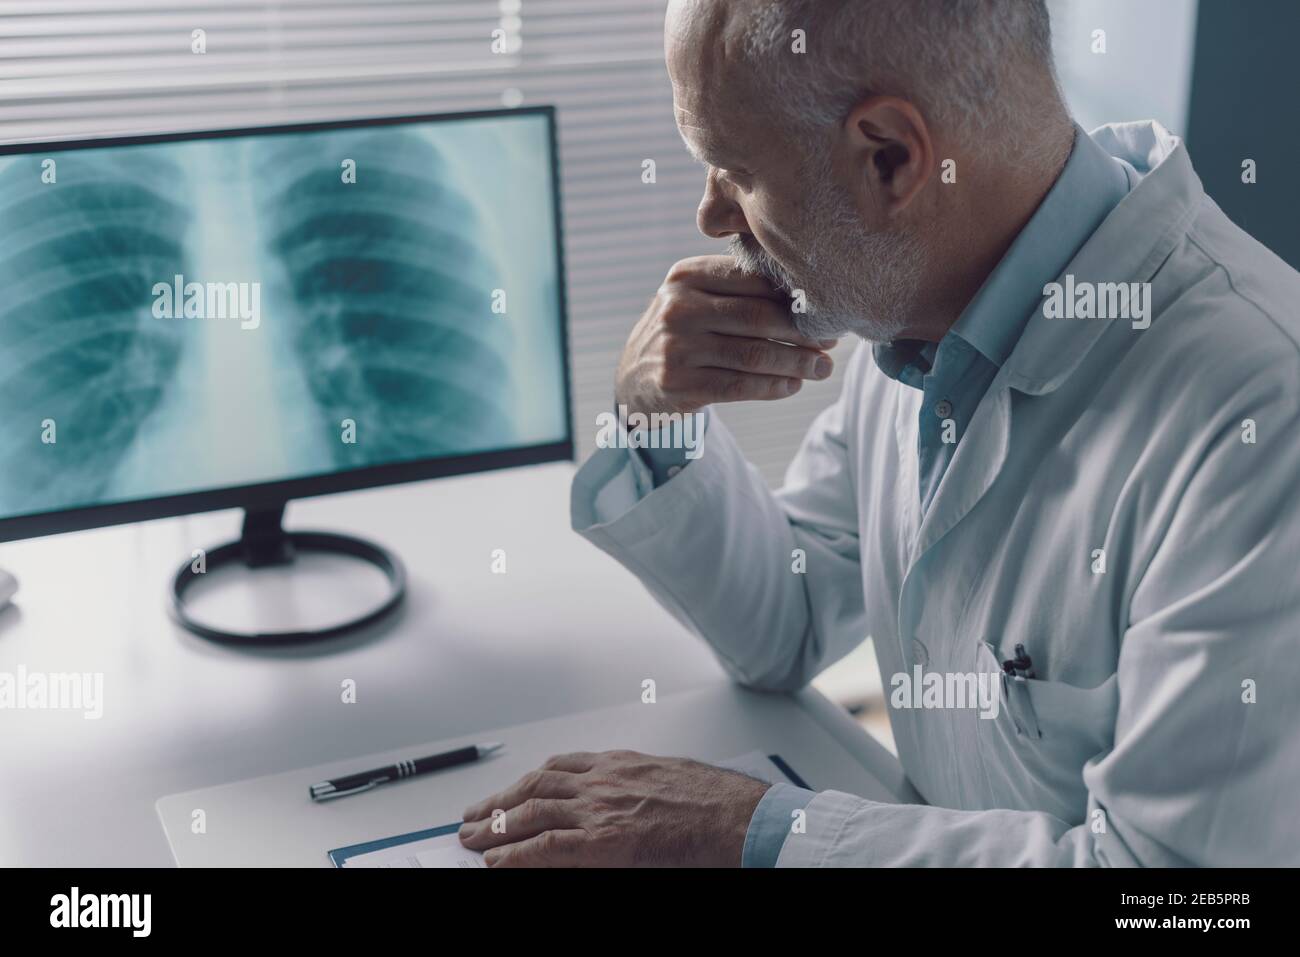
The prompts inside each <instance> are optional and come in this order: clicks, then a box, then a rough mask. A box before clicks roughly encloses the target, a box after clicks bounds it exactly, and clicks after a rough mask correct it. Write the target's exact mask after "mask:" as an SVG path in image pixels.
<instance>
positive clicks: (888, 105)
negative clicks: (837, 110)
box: [844, 96, 935, 215]
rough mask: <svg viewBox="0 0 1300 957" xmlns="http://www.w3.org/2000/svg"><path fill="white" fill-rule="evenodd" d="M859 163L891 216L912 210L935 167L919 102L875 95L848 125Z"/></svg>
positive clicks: (846, 130)
mask: <svg viewBox="0 0 1300 957" xmlns="http://www.w3.org/2000/svg"><path fill="white" fill-rule="evenodd" d="M844 133H845V135H846V136H847V137H848V138H849V149H850V151H851V152H852V155H853V157H854V162H855V165H856V167H857V168H858V169H860V170H861V171H862V172H863V173H864V174H865V175H866V176H868V177H870V180H871V181H870V188H871V190H872V192H874V193H875V194H876V196H877V202H879V203H880V205H881V207H882V208H883V209H884V210H885V212H887V213H888V214H890V215H896V214H897V213H900V212H902V211H903V210H904V209H906V208H907V205H908V204H909V203H910V202H911V201H912V198H913V197H914V196H916V194H917V193H919V192H920V191H921V188H922V187H923V186H925V184H926V183H927V182H929V180H930V177H931V176H932V175H933V174H934V170H935V155H934V141H933V140H932V139H931V137H930V127H929V126H928V125H927V124H926V122H925V118H924V117H922V116H921V113H920V111H919V110H917V108H916V107H915V106H913V105H912V104H911V103H909V102H908V101H907V100H903V99H900V98H898V97H896V96H870V97H867V98H866V99H865V100H863V101H862V102H861V103H859V104H858V105H857V106H855V107H854V108H853V111H852V112H851V113H849V116H848V119H847V120H846V121H845V123H844Z"/></svg>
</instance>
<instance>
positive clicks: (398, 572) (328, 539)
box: [171, 502, 406, 645]
mask: <svg viewBox="0 0 1300 957" xmlns="http://www.w3.org/2000/svg"><path fill="white" fill-rule="evenodd" d="M285 504H286V503H284V502H279V503H277V504H275V505H272V506H270V507H267V508H246V509H245V510H244V528H243V532H242V534H241V535H240V537H239V540H238V541H235V542H227V543H226V544H225V545H220V546H218V547H217V548H214V549H210V550H209V551H208V552H206V554H205V555H204V565H203V567H202V569H200V570H195V567H194V566H195V562H194V561H190V562H187V563H186V564H184V565H182V566H181V567H180V569H179V570H178V571H177V572H176V577H175V578H173V579H172V600H171V611H172V616H173V617H174V618H175V619H176V621H177V622H178V623H179V624H180V625H182V626H184V627H185V628H187V629H188V630H189V631H192V632H194V634H196V635H199V636H201V637H203V638H207V639H209V640H211V641H217V642H222V643H225V644H235V645H270V644H286V643H291V642H306V641H319V640H320V639H323V638H333V637H335V636H338V635H343V634H347V633H349V632H353V631H356V630H358V629H360V628H364V627H366V626H367V625H370V624H373V623H374V622H377V621H379V620H380V619H381V618H383V617H384V616H386V615H388V614H389V613H391V612H392V611H393V610H394V609H395V608H397V606H398V605H400V604H401V603H402V599H403V598H404V597H405V595H406V571H405V569H404V568H403V567H402V563H401V561H400V560H399V559H398V558H397V556H396V555H394V554H393V553H392V552H390V551H389V550H388V549H386V548H383V547H382V546H380V545H376V544H375V543H373V542H368V541H366V540H364V539H361V538H353V537H352V536H350V535H339V534H335V533H332V532H287V531H285V530H284V527H283V525H282V522H283V520H284V507H285ZM299 552H328V553H332V554H336V555H348V556H351V557H353V558H358V559H360V560H362V561H365V562H369V563H370V564H372V565H375V566H377V567H378V568H379V569H380V570H381V571H382V572H383V573H384V574H385V575H386V576H387V577H388V583H389V586H390V589H389V595H388V597H387V598H386V599H385V600H384V602H383V603H382V604H381V605H380V606H379V607H378V608H375V609H374V610H372V611H368V612H366V613H365V614H364V615H362V616H360V617H359V618H354V619H352V620H350V621H345V622H342V623H340V624H337V625H330V626H329V627H327V628H320V629H313V630H309V631H271V632H232V631H223V630H221V629H218V628H213V627H211V626H209V625H205V624H203V623H201V622H199V621H197V620H195V619H194V618H192V617H191V616H190V614H189V612H188V611H187V610H186V607H185V601H184V597H185V590H186V589H187V588H188V587H189V586H190V585H192V584H193V583H194V582H195V581H197V580H198V579H199V578H201V577H202V576H203V575H205V574H207V573H208V572H210V571H212V570H214V569H216V568H221V567H225V566H229V565H238V564H242V565H244V566H245V567H247V568H265V567H268V566H273V565H289V564H292V563H293V562H294V561H295V559H296V557H297V555H298V553H299Z"/></svg>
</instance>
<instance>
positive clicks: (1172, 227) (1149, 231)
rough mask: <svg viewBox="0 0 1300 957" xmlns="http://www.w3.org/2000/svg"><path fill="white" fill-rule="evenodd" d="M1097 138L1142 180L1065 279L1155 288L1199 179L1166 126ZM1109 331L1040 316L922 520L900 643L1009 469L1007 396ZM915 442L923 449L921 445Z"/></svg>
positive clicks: (1102, 132)
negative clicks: (961, 536)
mask: <svg viewBox="0 0 1300 957" xmlns="http://www.w3.org/2000/svg"><path fill="white" fill-rule="evenodd" d="M1091 135H1092V137H1093V140H1094V141H1095V142H1097V143H1099V144H1100V145H1101V146H1102V147H1103V148H1104V149H1106V150H1107V151H1108V152H1109V153H1110V154H1111V155H1112V156H1115V157H1116V158H1118V159H1120V160H1121V161H1123V162H1125V163H1127V164H1128V165H1129V167H1130V168H1131V170H1132V173H1131V174H1130V175H1133V176H1137V177H1140V179H1139V181H1138V182H1137V184H1136V185H1135V186H1134V187H1133V188H1132V189H1131V190H1130V191H1129V193H1128V195H1127V196H1126V197H1125V198H1124V199H1123V200H1121V202H1120V204H1119V205H1118V206H1117V207H1116V208H1115V209H1114V211H1113V212H1111V214H1110V215H1109V216H1108V217H1106V219H1105V220H1104V221H1103V222H1102V224H1101V226H1100V227H1098V229H1097V231H1096V232H1095V233H1093V235H1092V237H1091V238H1090V239H1088V241H1087V242H1085V243H1084V245H1083V248H1082V249H1080V250H1079V252H1078V254H1077V255H1076V256H1075V257H1074V259H1073V261H1072V262H1071V263H1070V264H1069V265H1068V266H1066V268H1065V272H1064V273H1063V274H1062V275H1063V276H1064V275H1074V277H1075V280H1076V282H1084V281H1086V282H1095V283H1102V282H1147V281H1149V280H1150V278H1151V277H1152V276H1153V275H1154V274H1155V271H1156V269H1157V268H1158V267H1159V266H1160V264H1161V263H1163V262H1164V261H1165V260H1166V259H1167V258H1168V257H1169V254H1170V252H1171V251H1172V250H1173V248H1174V246H1175V244H1176V243H1177V242H1178V241H1179V240H1180V239H1181V238H1182V236H1183V234H1184V233H1185V232H1186V230H1187V228H1188V226H1189V225H1190V223H1191V220H1192V218H1193V217H1194V216H1195V215H1196V212H1197V209H1198V208H1199V206H1200V203H1201V201H1202V199H1203V197H1204V195H1205V194H1204V191H1203V190H1202V188H1201V183H1200V180H1199V179H1198V178H1197V176H1196V174H1195V173H1194V172H1193V171H1192V164H1191V161H1190V160H1189V159H1188V158H1187V150H1186V148H1185V147H1184V146H1183V145H1182V141H1181V140H1179V139H1178V138H1177V137H1174V136H1171V135H1170V134H1169V132H1168V131H1166V130H1165V129H1164V128H1163V127H1161V126H1160V125H1159V124H1157V123H1153V122H1147V123H1122V124H1113V125H1110V126H1105V127H1102V128H1101V129H1099V130H1097V131H1095V132H1094V133H1092V134H1091ZM1058 278H1060V277H1058ZM1109 325H1110V321H1107V320H1101V319H1049V318H1047V317H1045V316H1044V315H1043V310H1042V308H1041V307H1038V308H1035V310H1034V314H1033V316H1032V317H1031V318H1030V320H1029V322H1028V324H1027V325H1026V326H1025V331H1024V334H1023V335H1022V336H1021V337H1020V341H1019V342H1018V343H1017V344H1016V347H1015V349H1014V350H1013V351H1012V353H1011V356H1010V357H1009V358H1008V359H1007V363H1006V365H1004V366H1003V367H1002V373H1001V374H1000V375H999V378H998V379H996V380H994V383H993V385H991V386H990V387H989V391H988V393H987V394H986V395H985V397H984V399H983V400H982V401H981V402H980V404H979V406H978V407H977V408H976V410H975V414H974V416H973V417H972V419H971V422H970V425H969V426H968V427H967V430H966V435H965V436H964V437H963V439H962V442H961V444H960V445H959V446H958V447H957V451H956V452H955V453H954V454H953V459H952V462H951V464H950V465H949V466H948V469H947V471H946V472H945V473H944V476H943V479H942V480H941V481H940V483H939V488H938V489H937V490H936V492H935V496H934V499H933V501H932V502H931V504H930V508H929V509H928V510H927V511H926V513H925V516H924V518H923V519H922V521H921V526H920V529H919V531H918V534H917V537H916V539H915V541H914V543H913V547H912V549H911V560H910V563H909V568H908V573H907V575H906V576H905V577H904V582H903V595H902V599H901V601H900V605H899V634H900V635H905V634H909V628H910V627H911V622H912V621H913V620H914V616H915V614H916V610H917V605H916V601H918V600H919V599H917V597H916V595H914V594H913V593H912V591H911V584H912V581H913V576H912V569H913V567H914V566H915V565H916V563H917V562H919V561H920V559H921V558H922V556H924V554H925V553H926V552H927V551H928V550H929V549H930V548H932V547H934V546H935V545H936V544H937V543H938V541H939V540H940V539H941V538H943V536H944V535H946V534H947V533H948V532H949V531H950V530H951V529H952V528H953V527H954V526H955V525H957V523H958V522H960V521H961V520H962V518H964V517H965V516H966V515H967V514H968V513H969V512H970V510H971V509H972V508H974V507H975V505H976V504H977V503H978V502H979V501H980V499H981V498H983V497H984V494H985V493H986V492H987V491H988V490H989V488H990V487H991V486H992V485H993V483H994V482H995V481H996V480H997V477H998V475H999V474H1000V473H1001V471H1002V467H1003V465H1004V464H1005V463H1006V459H1007V455H1008V451H1009V447H1010V444H1011V441H1012V434H1011V433H1012V415H1011V406H1012V403H1011V396H1010V392H1009V390H1008V388H1007V387H1010V388H1013V389H1016V390H1017V391H1019V392H1022V393H1027V394H1030V395H1043V394H1046V393H1049V392H1051V391H1053V390H1054V389H1056V388H1057V387H1059V386H1060V385H1061V383H1063V382H1064V381H1065V380H1066V379H1067V378H1069V376H1070V374H1071V373H1072V372H1074V370H1075V369H1076V368H1078V366H1079V363H1080V362H1082V361H1083V358H1084V356H1086V355H1087V354H1088V351H1089V350H1090V349H1091V348H1092V347H1093V345H1094V344H1095V343H1096V342H1097V340H1098V339H1099V338H1100V337H1101V334H1102V333H1103V332H1104V331H1105V330H1106V328H1107V327H1108V326H1109ZM1142 334H1143V332H1141V331H1137V330H1134V332H1133V335H1142ZM911 442H912V445H913V447H914V445H915V439H914V438H911ZM900 454H903V453H902V452H901V451H900Z"/></svg>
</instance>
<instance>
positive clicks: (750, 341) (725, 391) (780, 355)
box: [615, 256, 835, 414]
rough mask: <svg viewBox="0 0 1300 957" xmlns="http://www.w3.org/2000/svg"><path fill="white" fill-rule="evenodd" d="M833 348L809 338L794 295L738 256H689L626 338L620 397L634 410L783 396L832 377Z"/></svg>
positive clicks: (680, 408) (690, 408)
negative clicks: (797, 321) (793, 312)
mask: <svg viewBox="0 0 1300 957" xmlns="http://www.w3.org/2000/svg"><path fill="white" fill-rule="evenodd" d="M773 340H779V341H773ZM834 345H835V340H833V339H824V340H819V339H808V338H806V337H804V336H803V335H801V334H800V333H799V331H798V330H797V329H795V327H794V322H793V321H792V320H791V318H790V300H789V297H787V296H785V295H783V294H782V293H779V292H777V291H776V290H775V289H773V288H772V286H771V285H770V284H769V283H768V282H767V280H765V279H762V278H760V277H757V276H753V275H750V274H749V273H746V272H742V271H741V270H740V268H739V267H738V266H737V265H736V261H735V260H734V259H732V258H731V257H730V256H697V257H696V258H694V259H683V260H682V261H681V262H679V263H677V264H676V265H675V266H673V268H672V269H670V270H669V271H668V278H667V279H665V280H664V284H663V285H662V286H660V287H659V291H658V292H657V293H656V294H655V298H654V301H653V302H651V303H650V308H649V309H647V310H646V313H645V315H644V316H642V317H641V321H640V322H638V323H637V324H636V326H635V328H633V330H632V334H631V336H629V337H628V341H627V346H626V348H625V349H624V350H623V359H622V361H621V362H620V363H619V368H618V377H617V382H616V387H615V395H616V397H617V401H618V403H619V404H620V405H626V406H627V407H628V412H629V414H630V413H634V412H640V413H643V414H649V413H653V412H697V411H699V410H700V409H702V408H703V407H704V406H706V405H709V404H710V403H713V402H740V401H744V400H747V399H784V398H787V397H788V396H791V395H793V394H794V393H796V392H798V391H799V388H800V387H801V386H802V384H803V382H802V380H804V379H825V378H826V377H827V376H829V375H830V374H831V358H830V356H828V355H827V354H826V352H825V351H824V350H826V349H829V348H830V347H832V346H834Z"/></svg>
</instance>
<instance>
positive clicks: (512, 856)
mask: <svg viewBox="0 0 1300 957" xmlns="http://www.w3.org/2000/svg"><path fill="white" fill-rule="evenodd" d="M585 841H586V832H585V831H581V830H577V829H573V828H571V829H567V830H560V831H546V832H544V833H542V834H538V835H537V836H536V837H530V838H528V839H527V840H524V841H519V842H518V843H515V844H506V845H503V846H501V847H493V848H490V849H489V850H488V851H487V852H486V853H484V855H483V859H484V861H485V862H486V863H487V866H488V867H573V866H576V865H578V864H581V863H582V859H581V856H580V855H581V849H582V847H583V845H584V843H585Z"/></svg>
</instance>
